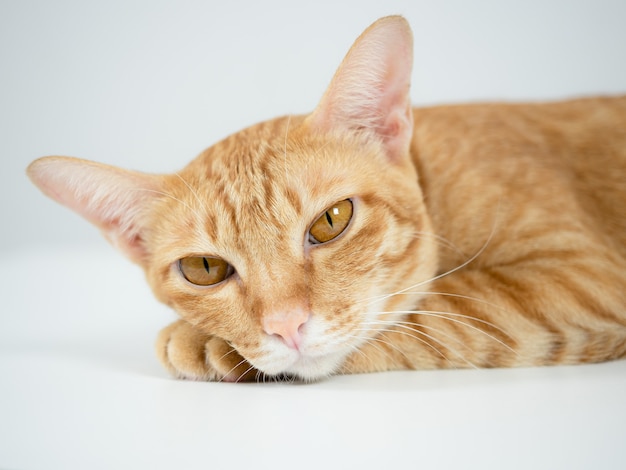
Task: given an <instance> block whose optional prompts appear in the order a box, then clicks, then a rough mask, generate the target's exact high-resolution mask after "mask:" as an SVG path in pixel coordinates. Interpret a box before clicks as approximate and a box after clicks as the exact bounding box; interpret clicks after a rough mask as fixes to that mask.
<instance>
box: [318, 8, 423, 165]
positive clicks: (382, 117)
mask: <svg viewBox="0 0 626 470" xmlns="http://www.w3.org/2000/svg"><path fill="white" fill-rule="evenodd" d="M412 63H413V40H412V34H411V30H410V28H409V26H408V23H407V22H406V20H404V19H403V18H401V17H387V18H383V19H381V20H378V21H377V22H376V23H374V24H373V25H372V26H370V27H369V28H368V29H367V30H366V31H365V32H364V33H363V34H362V35H361V36H360V37H359V38H358V39H357V40H356V42H355V43H354V45H353V46H352V48H351V49H350V51H349V52H348V54H347V55H346V57H345V59H344V60H343V62H342V64H341V65H340V67H339V69H338V70H337V72H336V73H335V76H334V78H333V80H332V82H331V84H330V86H329V87H328V89H327V91H326V93H325V94H324V96H323V97H322V100H321V102H320V104H319V105H318V107H317V109H316V110H315V111H314V112H313V114H312V115H311V117H310V119H309V122H310V123H311V125H312V127H314V128H318V129H320V130H322V131H326V132H328V131H332V130H335V129H343V130H348V131H365V132H369V133H371V134H372V135H375V136H376V137H378V138H379V139H380V140H381V141H382V142H383V143H384V146H385V148H386V150H387V154H388V156H389V157H390V158H392V159H395V158H401V157H402V156H403V155H405V154H406V153H407V151H408V146H409V144H410V140H411V133H412V129H413V118H412V112H411V100H410V94H409V91H410V80H411V69H412Z"/></svg>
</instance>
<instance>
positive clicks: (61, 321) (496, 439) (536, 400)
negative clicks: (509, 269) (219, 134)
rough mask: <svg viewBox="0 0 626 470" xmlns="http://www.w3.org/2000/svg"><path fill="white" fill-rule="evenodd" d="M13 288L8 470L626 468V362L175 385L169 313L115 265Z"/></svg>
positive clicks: (91, 257)
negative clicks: (161, 338) (160, 343)
mask: <svg viewBox="0 0 626 470" xmlns="http://www.w3.org/2000/svg"><path fill="white" fill-rule="evenodd" d="M0 285H2V286H3V295H2V297H3V313H2V316H1V317H0V468H2V469H57V468H59V469H87V468H88V469H98V468H107V469H109V468H116V469H118V468H129V469H140V468H150V469H172V468H176V469H178V468H180V469H183V468H184V469H195V468H198V469H199V468H229V467H230V468H273V469H282V468H299V469H308V468H366V469H369V468H372V469H378V468H481V469H485V468H487V469H503V468H506V469H517V468H519V469H528V468H533V469H544V468H545V469H556V468H567V469H588V468H598V469H599V468H601V469H613V468H614V469H623V468H625V466H626V446H625V445H624V443H625V442H626V429H625V427H624V423H626V361H620V362H614V363H608V364H600V365H592V366H581V367H555V368H537V369H511V370H457V371H432V372H405V373H383V374H371V375H362V376H343V377H334V378H332V379H330V380H327V381H324V382H320V383H316V384H310V385H289V384H220V383H201V382H185V381H176V380H173V379H170V378H169V377H168V376H167V375H166V373H165V372H164V371H163V370H162V369H161V368H160V366H159V365H158V363H157V360H156V358H155V356H154V354H153V341H154V337H155V335H156V333H157V331H158V329H159V328H160V327H161V326H163V325H165V324H166V323H167V322H168V321H169V320H170V319H171V318H173V317H172V314H171V313H170V312H168V311H167V310H166V309H165V308H163V307H161V306H159V305H158V304H156V302H155V301H154V300H153V299H152V297H151V296H150V293H149V292H148V289H147V287H146V286H145V283H144V281H143V279H142V275H141V273H140V272H139V270H138V269H137V268H135V267H134V266H131V265H130V264H129V263H127V262H125V261H124V260H122V259H121V258H120V257H116V256H115V255H114V254H113V252H112V250H90V249H85V248H74V249H72V250H67V251H65V252H64V251H62V250H59V249H58V248H55V249H54V252H52V251H41V252H31V253H14V254H11V255H7V256H5V257H4V258H3V260H2V263H1V265H0Z"/></svg>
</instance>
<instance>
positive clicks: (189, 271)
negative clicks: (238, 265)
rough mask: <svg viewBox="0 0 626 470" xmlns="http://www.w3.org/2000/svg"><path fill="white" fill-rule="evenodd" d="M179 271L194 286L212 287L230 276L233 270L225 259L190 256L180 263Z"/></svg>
mask: <svg viewBox="0 0 626 470" xmlns="http://www.w3.org/2000/svg"><path fill="white" fill-rule="evenodd" d="M178 269H180V272H181V273H182V275H183V276H184V277H185V279H187V280H188V281H189V282H191V283H192V284H195V285H197V286H212V285H215V284H218V283H220V282H222V281H223V280H225V279H226V278H227V277H228V276H230V275H231V274H232V272H233V268H232V267H231V266H230V265H229V264H228V263H227V262H226V261H224V260H223V259H220V258H212V257H210V256H188V257H186V258H182V259H180V260H179V261H178Z"/></svg>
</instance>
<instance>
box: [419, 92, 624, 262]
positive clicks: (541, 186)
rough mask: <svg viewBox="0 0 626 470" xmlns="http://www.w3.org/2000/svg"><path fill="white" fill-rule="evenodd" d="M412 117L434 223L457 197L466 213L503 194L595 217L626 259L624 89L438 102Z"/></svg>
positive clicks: (443, 223)
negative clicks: (520, 100) (562, 97)
mask: <svg viewBox="0 0 626 470" xmlns="http://www.w3.org/2000/svg"><path fill="white" fill-rule="evenodd" d="M414 118H415V132H414V140H413V145H412V151H413V154H414V160H415V162H416V165H417V167H418V171H419V172H420V173H421V184H422V186H423V187H424V192H425V196H426V199H427V201H429V202H427V203H428V204H430V205H431V215H433V217H434V219H435V224H436V225H439V226H440V228H441V229H442V230H444V231H449V230H447V229H449V226H450V224H451V223H454V218H455V217H456V215H455V209H454V207H457V208H458V207H459V202H463V204H464V205H465V208H464V212H469V213H470V214H471V213H473V215H474V216H478V214H479V213H484V212H485V211H487V212H489V211H488V209H487V208H488V207H489V206H491V207H493V206H495V205H496V204H502V202H503V201H507V200H509V201H511V205H512V206H518V207H519V206H522V205H530V206H535V207H541V206H544V207H549V209H547V210H548V211H550V210H551V211H553V212H554V211H557V210H559V208H561V209H560V210H562V211H570V212H572V213H573V212H577V213H579V214H580V217H582V218H585V219H586V220H587V221H588V222H589V223H590V224H591V225H595V226H596V228H597V230H598V231H599V232H602V233H603V234H604V236H606V237H608V238H609V239H610V240H611V241H612V243H614V246H615V248H616V249H617V250H618V251H620V252H621V253H622V256H624V257H625V259H626V96H619V97H602V98H584V99H576V100H569V101H562V102H554V103H532V104H476V105H460V106H441V107H435V108H423V109H416V110H415V112H414ZM446 200H447V201H448V202H446ZM557 201H559V202H558V204H557V203H556V202H557ZM473 206H474V207H473ZM554 215H555V220H557V218H558V217H557V215H558V214H556V213H555V214H554ZM459 217H461V218H462V217H464V216H459ZM479 217H480V216H479ZM548 217H549V214H548ZM457 222H459V223H462V222H463V220H462V219H458V220H457ZM483 225H484V224H483ZM446 228H447V229H446ZM484 230H488V228H486V227H484ZM484 230H483V231H482V232H483V233H482V236H481V237H484V236H485V235H484ZM450 236H453V234H452V233H450ZM483 239H484V238H483Z"/></svg>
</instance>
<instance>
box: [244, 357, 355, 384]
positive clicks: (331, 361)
mask: <svg viewBox="0 0 626 470" xmlns="http://www.w3.org/2000/svg"><path fill="white" fill-rule="evenodd" d="M345 356H346V353H344V352H340V351H335V352H328V351H325V352H323V353H319V354H314V353H308V352H306V351H304V352H303V351H298V350H293V349H290V350H288V351H283V352H282V353H276V352H274V353H270V354H265V355H263V356H262V357H261V358H260V359H259V360H256V361H250V362H251V363H252V365H254V366H255V367H256V368H257V369H258V370H260V371H261V372H263V373H264V374H266V375H267V376H270V377H272V378H274V379H277V380H281V379H285V380H290V381H293V380H303V381H307V382H308V381H316V380H320V379H323V378H326V377H329V376H330V375H332V374H333V373H334V372H335V371H336V370H337V369H338V367H339V366H340V365H341V363H342V362H343V359H344V358H345Z"/></svg>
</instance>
